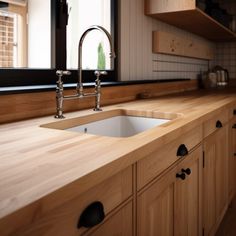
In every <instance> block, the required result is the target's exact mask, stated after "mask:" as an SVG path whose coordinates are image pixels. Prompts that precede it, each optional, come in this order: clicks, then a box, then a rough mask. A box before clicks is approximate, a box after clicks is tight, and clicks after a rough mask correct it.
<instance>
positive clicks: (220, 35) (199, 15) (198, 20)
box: [147, 8, 236, 42]
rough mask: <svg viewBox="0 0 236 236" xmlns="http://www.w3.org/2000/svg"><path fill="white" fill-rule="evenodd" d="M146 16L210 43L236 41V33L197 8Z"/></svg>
mask: <svg viewBox="0 0 236 236" xmlns="http://www.w3.org/2000/svg"><path fill="white" fill-rule="evenodd" d="M147 15H149V16H152V17H154V18H156V19H158V20H161V21H164V22H166V23H168V24H170V25H174V26H177V27H178V28H181V29H184V30H187V31H189V32H192V33H194V34H197V35H200V36H202V37H204V38H206V39H209V40H211V41H216V42H226V41H236V33H234V32H232V31H231V30H229V29H228V28H226V27H225V26H223V25H222V24H220V23H219V22H217V21H216V20H214V19H213V18H211V17H210V16H208V15H207V14H206V13H205V12H203V11H202V10H200V9H198V8H195V9H190V10H184V11H176V12H163V13H157V14H153V13H152V14H148V13H147Z"/></svg>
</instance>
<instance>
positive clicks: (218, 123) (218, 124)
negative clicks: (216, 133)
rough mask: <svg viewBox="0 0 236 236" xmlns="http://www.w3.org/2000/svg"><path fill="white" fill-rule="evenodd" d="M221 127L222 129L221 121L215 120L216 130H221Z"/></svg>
mask: <svg viewBox="0 0 236 236" xmlns="http://www.w3.org/2000/svg"><path fill="white" fill-rule="evenodd" d="M222 127H223V125H222V123H221V121H219V120H217V121H216V128H222Z"/></svg>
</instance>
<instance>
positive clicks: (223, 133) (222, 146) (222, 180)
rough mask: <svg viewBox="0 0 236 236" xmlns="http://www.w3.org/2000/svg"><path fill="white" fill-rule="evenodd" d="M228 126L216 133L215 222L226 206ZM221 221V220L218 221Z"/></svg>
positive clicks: (220, 216)
mask: <svg viewBox="0 0 236 236" xmlns="http://www.w3.org/2000/svg"><path fill="white" fill-rule="evenodd" d="M228 157H229V154H228V125H227V126H225V127H224V128H222V129H221V130H219V132H217V133H216V173H215V176H216V220H217V221H218V220H219V219H220V218H222V217H223V216H222V214H224V213H225V211H226V209H227V205H228V160H229V158H228ZM220 220H221V219H220Z"/></svg>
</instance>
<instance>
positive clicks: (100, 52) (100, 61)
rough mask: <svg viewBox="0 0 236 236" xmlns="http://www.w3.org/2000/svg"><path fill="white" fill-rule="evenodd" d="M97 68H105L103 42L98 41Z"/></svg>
mask: <svg viewBox="0 0 236 236" xmlns="http://www.w3.org/2000/svg"><path fill="white" fill-rule="evenodd" d="M97 68H98V70H105V69H106V57H105V53H104V50H103V44H102V43H99V45H98V64H97Z"/></svg>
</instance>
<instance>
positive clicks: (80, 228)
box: [1, 166, 133, 236]
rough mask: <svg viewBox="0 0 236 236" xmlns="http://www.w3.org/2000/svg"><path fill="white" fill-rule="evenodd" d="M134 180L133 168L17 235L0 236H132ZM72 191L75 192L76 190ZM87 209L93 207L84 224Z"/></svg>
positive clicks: (36, 221) (26, 227)
mask: <svg viewBox="0 0 236 236" xmlns="http://www.w3.org/2000/svg"><path fill="white" fill-rule="evenodd" d="M132 180H133V172H132V166H130V167H128V168H126V169H124V170H123V171H121V172H120V173H118V174H116V175H114V176H113V177H111V178H109V179H107V180H105V181H104V182H102V183H100V184H99V185H97V186H95V187H94V188H92V189H90V190H88V191H87V192H85V193H83V194H82V195H79V196H78V197H76V198H74V199H72V200H70V201H68V202H66V203H65V204H63V205H61V206H59V207H58V208H56V209H54V210H52V211H50V212H48V214H46V215H44V216H42V217H41V218H39V217H35V221H33V222H31V224H30V225H27V226H25V227H22V228H21V229H19V230H18V231H17V232H11V234H9V233H8V234H5V233H4V234H1V235H14V236H32V235H34V236H52V235H57V236H68V235H69V236H79V235H121V236H132V231H133V225H132V224H133V210H132V209H133V205H132V203H133V199H132V193H133V187H132V186H133V185H132ZM71 190H72V191H76V189H71ZM91 204H93V207H91ZM88 207H90V208H89V210H88V211H87V212H86V217H83V224H82V223H81V218H82V215H83V214H84V212H85V211H86V209H88ZM39 210H40V209H39ZM35 215H36V214H35ZM117 225H119V227H117ZM115 226H116V227H115ZM108 232H109V233H108Z"/></svg>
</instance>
